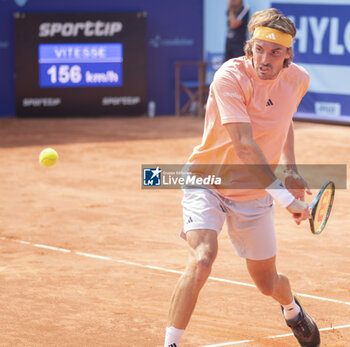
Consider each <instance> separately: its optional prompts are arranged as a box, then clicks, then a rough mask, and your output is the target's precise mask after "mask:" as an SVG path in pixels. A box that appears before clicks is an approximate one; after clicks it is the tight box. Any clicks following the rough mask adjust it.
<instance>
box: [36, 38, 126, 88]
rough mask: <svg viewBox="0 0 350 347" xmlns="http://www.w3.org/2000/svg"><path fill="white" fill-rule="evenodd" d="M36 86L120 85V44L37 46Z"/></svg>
mask: <svg viewBox="0 0 350 347" xmlns="http://www.w3.org/2000/svg"><path fill="white" fill-rule="evenodd" d="M39 75H40V77H39V83H40V87H44V88H50V87H55V88H57V87H61V88H65V87H111V86H115V87H117V86H122V85H123V45H122V44H121V43H103V44H96V43H86V44H82V43H71V44H68V43H62V44H53V43H51V44H40V45H39Z"/></svg>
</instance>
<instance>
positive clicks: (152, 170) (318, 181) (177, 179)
mask: <svg viewBox="0 0 350 347" xmlns="http://www.w3.org/2000/svg"><path fill="white" fill-rule="evenodd" d="M262 169H263V165H190V164H183V165H179V164H143V165H142V167H141V187H142V189H187V188H215V189H219V190H220V189H225V190H226V189H238V190H248V189H264V188H265V187H264V186H262V184H261V183H260V182H259V181H258V180H257V179H256V178H255V176H254V174H253V172H261V170H262ZM274 172H275V174H276V176H277V177H278V178H279V179H280V180H281V181H284V177H285V166H284V165H276V166H275V167H274ZM298 172H299V173H300V175H301V176H302V177H303V178H304V179H305V180H306V182H307V183H308V186H309V188H310V189H320V188H321V187H322V185H323V184H324V183H325V182H326V181H328V180H331V181H333V182H334V183H335V186H336V188H337V189H346V187H347V167H346V164H336V165H321V164H320V165H298ZM289 188H290V189H298V186H296V187H289Z"/></svg>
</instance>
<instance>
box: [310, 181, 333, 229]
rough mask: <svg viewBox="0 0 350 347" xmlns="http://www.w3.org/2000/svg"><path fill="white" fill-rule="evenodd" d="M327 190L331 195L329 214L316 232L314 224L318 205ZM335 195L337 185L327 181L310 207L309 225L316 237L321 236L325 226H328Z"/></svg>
mask: <svg viewBox="0 0 350 347" xmlns="http://www.w3.org/2000/svg"><path fill="white" fill-rule="evenodd" d="M326 189H329V190H330V194H331V197H330V202H329V204H328V207H327V212H326V214H325V217H324V218H323V221H322V223H321V225H320V226H319V227H318V229H317V230H315V223H314V218H315V213H316V210H317V206H318V203H319V202H320V199H321V197H322V194H323V193H324V191H325V190H326ZM334 194H335V184H334V182H332V181H327V182H326V183H324V184H323V185H322V187H321V189H320V191H319V192H318V193H317V195H316V197H315V198H314V199H313V200H312V202H311V203H310V205H309V210H310V217H309V224H310V229H311V232H312V233H313V234H316V235H318V234H321V232H322V231H323V229H324V228H325V226H326V224H327V221H328V218H329V215H330V213H331V210H332V206H333V200H334Z"/></svg>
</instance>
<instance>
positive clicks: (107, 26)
mask: <svg viewBox="0 0 350 347" xmlns="http://www.w3.org/2000/svg"><path fill="white" fill-rule="evenodd" d="M122 29H123V23H121V22H102V21H100V20H98V21H96V22H92V21H89V20H88V21H86V22H77V23H73V22H64V23H60V22H54V23H48V22H45V23H41V24H40V27H39V37H54V36H56V35H58V36H63V37H76V36H78V35H80V34H82V35H84V36H86V37H92V36H96V37H101V36H114V35H115V34H117V33H119V32H121V31H122Z"/></svg>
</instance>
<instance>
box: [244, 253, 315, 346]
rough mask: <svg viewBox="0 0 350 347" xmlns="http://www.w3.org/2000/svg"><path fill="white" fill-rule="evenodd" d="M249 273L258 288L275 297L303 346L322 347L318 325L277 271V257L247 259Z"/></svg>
mask: <svg viewBox="0 0 350 347" xmlns="http://www.w3.org/2000/svg"><path fill="white" fill-rule="evenodd" d="M246 263H247V268H248V272H249V274H250V276H251V278H252V279H253V281H254V283H255V284H256V286H257V288H258V289H259V290H260V291H261V292H262V293H263V294H265V295H268V296H271V297H273V298H274V299H275V300H276V301H278V302H279V303H280V304H281V306H282V312H283V314H284V318H285V320H286V323H287V325H288V326H289V327H290V328H291V329H292V331H293V333H294V335H295V337H296V338H297V339H298V341H299V344H300V345H301V346H305V347H306V346H308V347H317V346H319V345H320V333H319V330H318V328H317V325H316V323H315V322H314V321H313V319H312V318H311V317H310V316H309V315H308V314H307V313H306V312H305V311H304V310H303V308H302V306H301V304H300V302H299V301H298V299H297V298H295V297H294V296H293V294H292V291H291V288H290V284H289V280H288V278H287V277H286V276H285V275H283V274H281V273H278V272H277V270H276V257H272V258H269V259H266V260H250V259H246Z"/></svg>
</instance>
